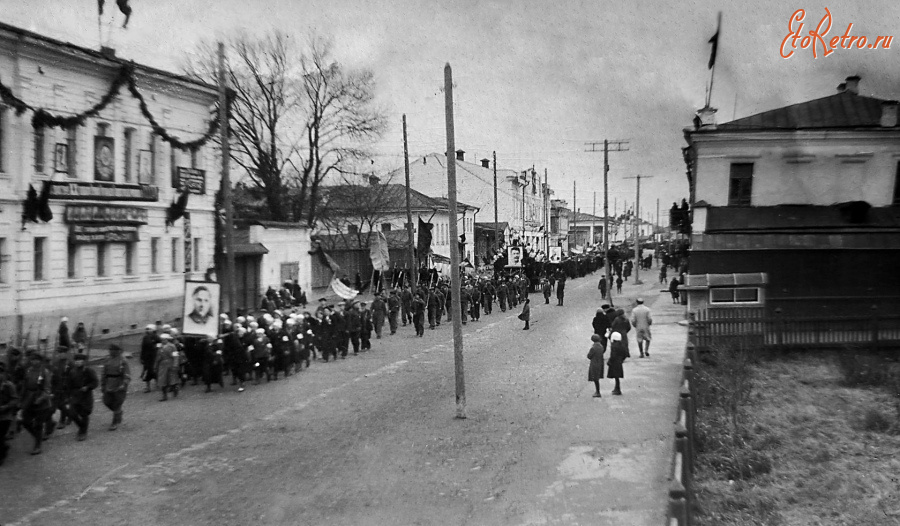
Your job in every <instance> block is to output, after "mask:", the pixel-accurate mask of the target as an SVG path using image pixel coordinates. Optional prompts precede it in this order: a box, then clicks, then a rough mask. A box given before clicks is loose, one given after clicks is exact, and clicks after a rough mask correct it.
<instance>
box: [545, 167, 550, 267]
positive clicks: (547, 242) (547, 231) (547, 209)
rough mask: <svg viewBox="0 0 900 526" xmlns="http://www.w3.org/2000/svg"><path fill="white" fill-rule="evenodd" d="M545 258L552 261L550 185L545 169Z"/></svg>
mask: <svg viewBox="0 0 900 526" xmlns="http://www.w3.org/2000/svg"><path fill="white" fill-rule="evenodd" d="M544 258H545V259H546V260H547V261H550V185H548V184H547V169H546V168H544Z"/></svg>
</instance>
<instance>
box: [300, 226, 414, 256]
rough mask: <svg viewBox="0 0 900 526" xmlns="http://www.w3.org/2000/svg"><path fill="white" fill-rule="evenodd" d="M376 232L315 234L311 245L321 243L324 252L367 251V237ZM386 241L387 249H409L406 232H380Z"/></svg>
mask: <svg viewBox="0 0 900 526" xmlns="http://www.w3.org/2000/svg"><path fill="white" fill-rule="evenodd" d="M377 234H378V232H364V233H362V234H359V235H357V234H315V235H313V236H312V240H313V243H315V242H316V241H319V242H321V246H322V248H323V249H325V250H330V251H340V250H369V239H370V238H369V236H372V237H373V238H374V236H376V235H377ZM382 234H384V237H385V239H387V243H388V248H389V249H407V248H408V247H409V237H408V236H409V234H407V232H406V230H391V231H389V232H382Z"/></svg>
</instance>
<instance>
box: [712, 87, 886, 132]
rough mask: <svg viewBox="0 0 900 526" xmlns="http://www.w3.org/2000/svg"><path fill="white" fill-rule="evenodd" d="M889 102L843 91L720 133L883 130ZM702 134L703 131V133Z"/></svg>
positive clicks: (724, 125) (742, 122)
mask: <svg viewBox="0 0 900 526" xmlns="http://www.w3.org/2000/svg"><path fill="white" fill-rule="evenodd" d="M883 102H886V100H885V99H877V98H875V97H864V96H862V95H859V94H857V93H854V92H852V91H849V90H847V91H843V92H840V93H835V94H834V95H829V96H827V97H822V98H820V99H815V100H810V101H807V102H801V103H798V104H792V105H790V106H784V107H782V108H776V109H774V110H769V111H764V112H762V113H757V114H756V115H750V116H749V117H743V118H740V119H736V120H733V121H731V122H726V123H722V124H719V125H718V126H717V129H719V130H726V131H728V130H733V131H745V130H801V129H837V128H881V104H882V103H883ZM701 131H702V130H701Z"/></svg>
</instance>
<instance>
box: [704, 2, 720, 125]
mask: <svg viewBox="0 0 900 526" xmlns="http://www.w3.org/2000/svg"><path fill="white" fill-rule="evenodd" d="M721 30H722V12H721V11H719V16H718V19H717V21H716V36H715V39H716V42H715V43H714V44H713V56H712V59H713V63H712V67H711V68H710V72H709V91H708V92H707V94H706V107H707V108H709V107H710V106H709V105H710V104H711V103H712V91H713V81H714V80H715V78H716V61H715V58H716V54H718V51H719V36H720V35H721V33H720V31H721Z"/></svg>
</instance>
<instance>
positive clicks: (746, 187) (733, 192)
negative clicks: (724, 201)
mask: <svg viewBox="0 0 900 526" xmlns="http://www.w3.org/2000/svg"><path fill="white" fill-rule="evenodd" d="M752 187H753V163H731V174H730V175H729V178H728V206H749V205H750V191H751V189H752Z"/></svg>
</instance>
